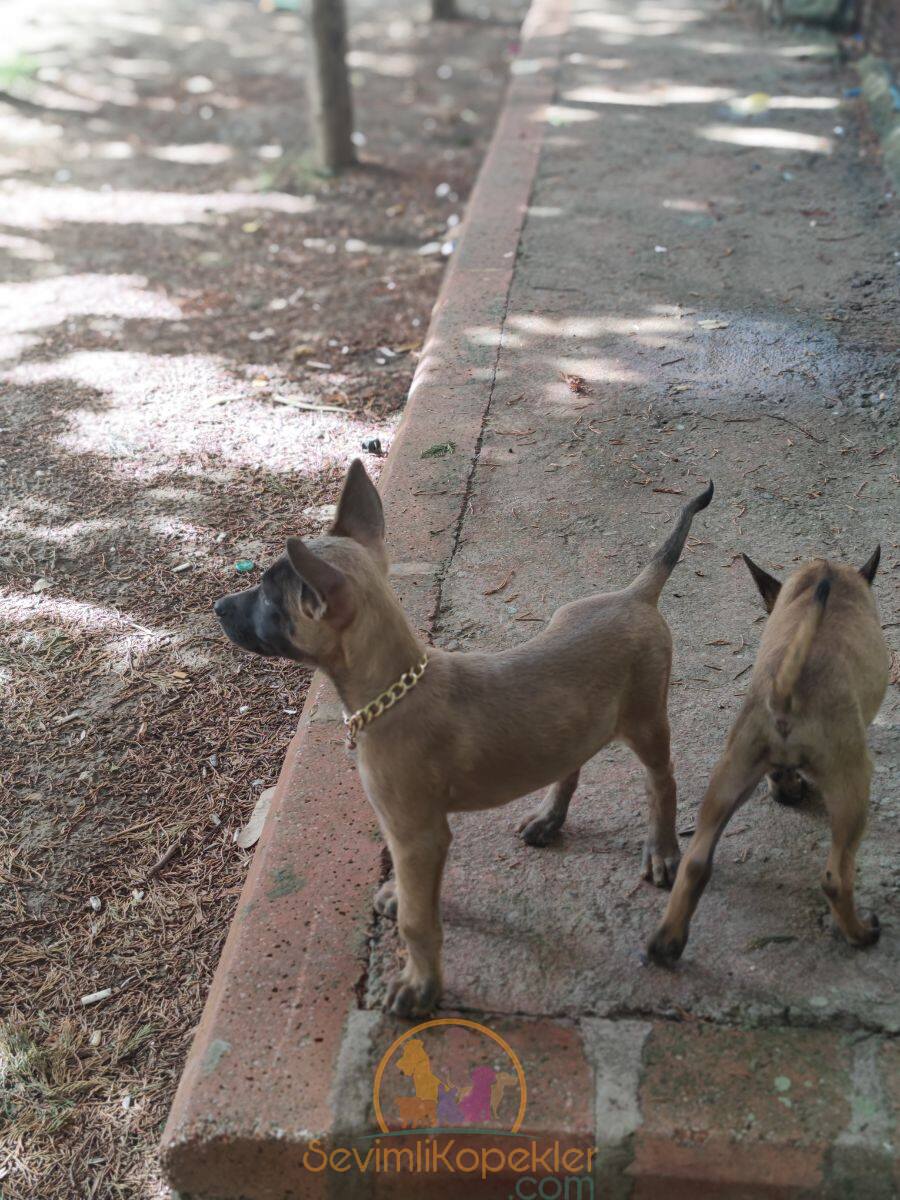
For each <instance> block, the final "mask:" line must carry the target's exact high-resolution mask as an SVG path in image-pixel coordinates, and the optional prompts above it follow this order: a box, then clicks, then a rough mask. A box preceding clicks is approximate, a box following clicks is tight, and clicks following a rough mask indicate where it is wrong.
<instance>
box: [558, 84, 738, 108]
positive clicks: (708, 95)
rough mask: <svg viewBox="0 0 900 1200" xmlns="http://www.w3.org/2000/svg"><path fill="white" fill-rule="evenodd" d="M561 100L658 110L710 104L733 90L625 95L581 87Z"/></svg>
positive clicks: (660, 87) (656, 89) (654, 88)
mask: <svg viewBox="0 0 900 1200" xmlns="http://www.w3.org/2000/svg"><path fill="white" fill-rule="evenodd" d="M562 96H563V99H564V100H568V101H570V102H572V103H574V102H578V103H579V104H599V105H606V104H619V105H631V106H633V107H636V108H661V107H663V106H664V105H667V104H713V103H715V102H716V101H721V100H727V99H729V98H730V97H732V96H734V90H733V89H731V88H721V87H698V86H694V85H689V84H675V83H660V84H651V85H648V88H647V90H646V91H643V90H641V91H626V90H624V89H619V88H610V87H598V86H596V85H591V84H585V85H583V86H581V87H576V88H571V89H570V90H569V91H566V92H563V93H562Z"/></svg>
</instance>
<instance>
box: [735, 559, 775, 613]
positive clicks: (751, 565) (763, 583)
mask: <svg viewBox="0 0 900 1200" xmlns="http://www.w3.org/2000/svg"><path fill="white" fill-rule="evenodd" d="M741 558H742V559H743V560H744V562H745V563H746V564H747V567H748V569H749V571H750V574H751V575H752V576H753V580H754V582H755V583H756V586H757V587H758V588H759V594H760V595H761V596H762V598H763V604H765V606H766V612H769V613H770V612H771V611H772V609H773V608H774V607H775V601H776V600H777V599H778V593H779V592H780V591H781V583H780V582H779V580H777V579H776V578H775V576H774V575H770V574H769V573H768V571H764V570H763V569H762V567H758V566H757V565H756V563H755V562H754V561H753V559H752V558H748V557H747V555H746V554H742V555H741Z"/></svg>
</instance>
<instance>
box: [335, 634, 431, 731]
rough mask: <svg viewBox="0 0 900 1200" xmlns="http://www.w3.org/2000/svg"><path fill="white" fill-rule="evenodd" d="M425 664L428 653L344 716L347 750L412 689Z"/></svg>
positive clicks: (423, 670)
mask: <svg viewBox="0 0 900 1200" xmlns="http://www.w3.org/2000/svg"><path fill="white" fill-rule="evenodd" d="M427 666H428V655H427V654H424V655H423V656H422V661H421V662H420V663H416V665H415V666H414V667H411V668H410V670H408V671H404V673H403V674H402V675H401V676H400V678H399V679H398V680H397V682H396V683H392V684H391V686H390V687H389V688H388V689H387V690H386V691H384V692H382V693H381V695H380V696H376V697H375V699H374V700H370V701H369V703H368V704H367V705H365V707H364V708H358V709H357V710H356V712H355V713H351V714H350V716H345V717H344V724H345V725H346V727H347V749H348V750H353V749H354V748H355V746H356V739H357V738H358V737H359V734H360V732H361V731H362V730H363V729H365V727H366V726H367V725H371V724H372V722H373V721H374V720H376V719H377V718H378V717H380V716H381V715H382V713H386V712H387V710H388V709H389V708H393V707H394V705H395V704H396V703H397V701H398V700H402V699H403V697H404V696H405V695H406V693H407V692H409V691H412V689H413V688H414V687H415V686H416V684H417V683H418V682H419V680H420V679H421V678H422V676H423V675H424V674H425V668H426V667H427Z"/></svg>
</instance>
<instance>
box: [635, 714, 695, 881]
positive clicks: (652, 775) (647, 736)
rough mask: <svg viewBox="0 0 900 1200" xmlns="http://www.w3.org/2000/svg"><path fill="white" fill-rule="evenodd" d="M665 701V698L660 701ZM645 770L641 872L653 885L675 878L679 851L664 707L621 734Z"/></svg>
mask: <svg viewBox="0 0 900 1200" xmlns="http://www.w3.org/2000/svg"><path fill="white" fill-rule="evenodd" d="M663 704H664V705H665V700H664V701H663ZM623 741H624V742H625V743H626V745H628V746H630V747H631V749H632V750H633V751H634V752H635V754H636V755H637V756H638V758H639V759H640V760H641V762H642V763H643V764H644V769H645V771H646V787H647V801H648V804H649V810H650V811H649V817H650V820H649V827H648V829H647V840H646V841H645V842H644V852H643V858H642V860H641V874H642V876H643V878H644V879H652V880H653V882H654V883H655V884H656V886H657V887H671V886H672V884H673V883H674V882H675V875H676V873H677V871H678V862H679V859H680V858H681V852H680V850H679V849H678V831H677V830H676V828H675V800H676V789H675V776H674V774H673V773H672V759H671V757H670V736H669V718H668V716H667V715H666V710H665V707H663V708H662V710H661V711H659V712H658V713H657V714H656V717H655V719H654V720H653V721H652V722H650V723H645V724H635V726H634V727H633V728H631V729H629V730H628V732H627V733H626V734H624V735H623Z"/></svg>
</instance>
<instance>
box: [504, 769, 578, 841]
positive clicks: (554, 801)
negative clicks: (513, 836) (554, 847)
mask: <svg viewBox="0 0 900 1200" xmlns="http://www.w3.org/2000/svg"><path fill="white" fill-rule="evenodd" d="M580 774H581V772H580V771H573V772H572V774H571V775H567V776H566V777H565V779H560V780H559V782H558V783H554V785H553V787H552V788H550V790H549V791H548V792H547V795H546V796H545V797H544V800H543V803H542V804H541V806H540V808H538V809H537V810H536V811H535V812H533V813H529V814H528V816H527V817H526V818H525V819H524V820H523V821H521V822H520V823H519V825H518V832H519V833H520V834H521V835H522V841H523V842H527V843H528V845H529V846H546V845H547V843H548V842H549V841H550V840H551V838H553V837H554V836H555V834H557V833H558V832H559V831H560V829H562V826H563V822H564V821H565V819H566V814H567V813H568V811H569V804H570V803H571V801H572V796H573V795H574V793H575V789H576V788H577V787H578V776H579V775H580Z"/></svg>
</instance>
